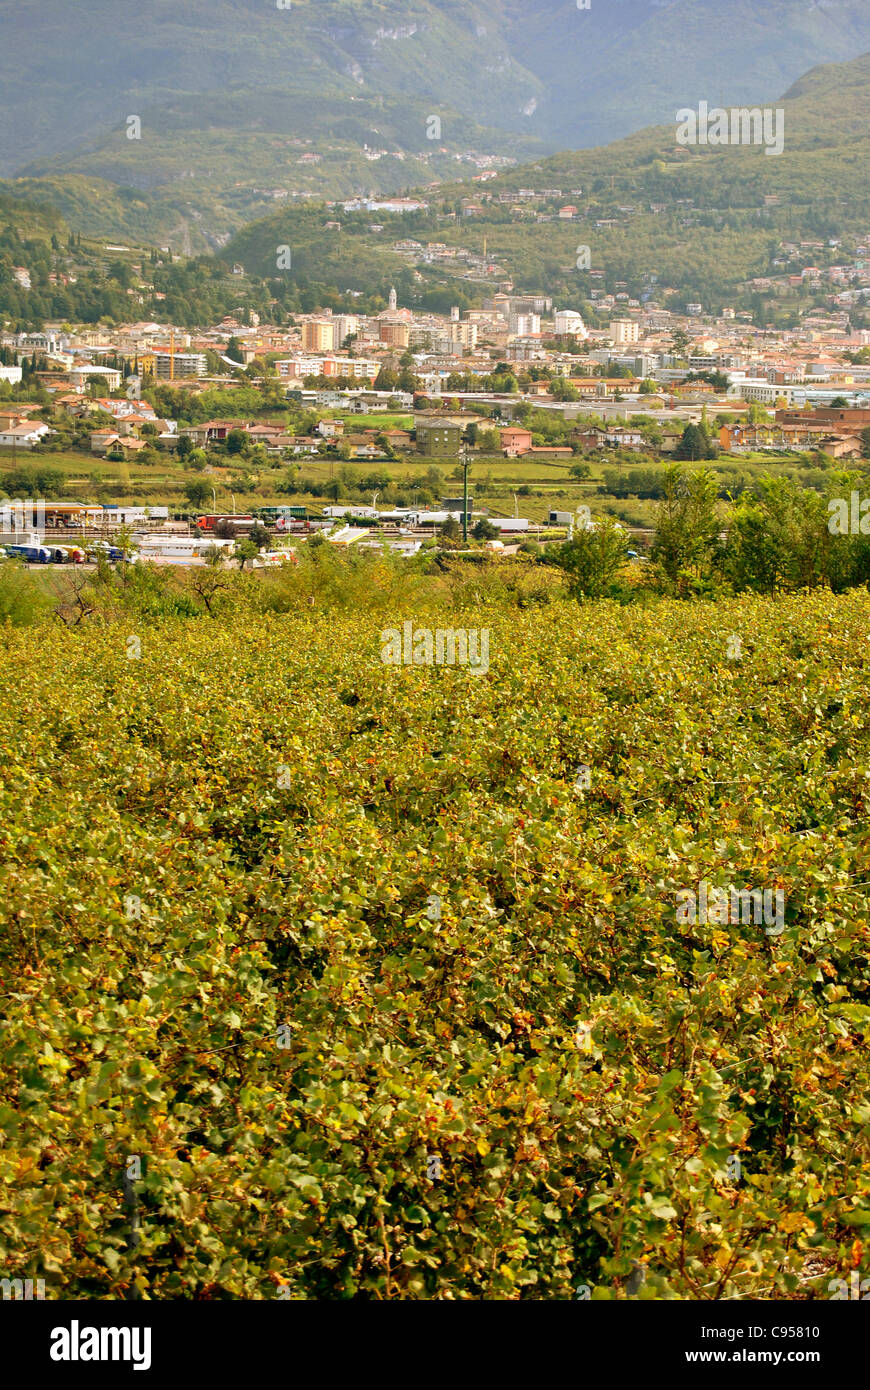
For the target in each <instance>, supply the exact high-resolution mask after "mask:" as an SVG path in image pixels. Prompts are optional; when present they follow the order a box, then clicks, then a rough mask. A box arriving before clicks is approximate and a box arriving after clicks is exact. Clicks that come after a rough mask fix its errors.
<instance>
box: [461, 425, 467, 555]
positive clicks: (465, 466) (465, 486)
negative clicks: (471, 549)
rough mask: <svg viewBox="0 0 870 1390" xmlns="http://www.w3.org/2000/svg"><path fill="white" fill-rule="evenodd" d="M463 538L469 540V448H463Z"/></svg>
mask: <svg viewBox="0 0 870 1390" xmlns="http://www.w3.org/2000/svg"><path fill="white" fill-rule="evenodd" d="M462 539H463V541H465V542H466V543H467V541H468V450H467V449H466V448H465V447H464V446H463V449H462Z"/></svg>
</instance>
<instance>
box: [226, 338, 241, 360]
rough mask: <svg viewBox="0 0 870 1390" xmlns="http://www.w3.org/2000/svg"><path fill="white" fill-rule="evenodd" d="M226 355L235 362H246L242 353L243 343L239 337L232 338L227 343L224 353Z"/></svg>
mask: <svg viewBox="0 0 870 1390" xmlns="http://www.w3.org/2000/svg"><path fill="white" fill-rule="evenodd" d="M224 356H225V357H231V358H232V360H233V361H234V362H239V363H242V364H243V363H244V360H245V358H244V355H243V353H242V344H241V342H240V341H239V339H238V338H235V337H233V338H230V341H229V342H228V343H227V350H226V352H225V353H224Z"/></svg>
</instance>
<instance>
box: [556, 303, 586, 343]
mask: <svg viewBox="0 0 870 1390" xmlns="http://www.w3.org/2000/svg"><path fill="white" fill-rule="evenodd" d="M553 332H554V333H558V334H559V335H560V336H570V337H572V338H588V337H589V334H588V333H587V331H586V325H585V323H584V322H583V319H582V317H581V315H580V314H578V313H577V310H576V309H557V310H556V313H555V316H554V319H553Z"/></svg>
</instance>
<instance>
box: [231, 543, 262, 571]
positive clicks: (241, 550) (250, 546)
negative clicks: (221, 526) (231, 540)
mask: <svg viewBox="0 0 870 1390" xmlns="http://www.w3.org/2000/svg"><path fill="white" fill-rule="evenodd" d="M258 553H259V552H258V547H257V546H256V545H255V544H254V542H253V540H251V538H250V536H244V537H243V538H242V540H239V541H236V544H235V547H234V548H233V559H235V560H238V562H239V569H240V570H243V569H244V568H245V565H246V564H247V562H248V560H256V558H257V555H258Z"/></svg>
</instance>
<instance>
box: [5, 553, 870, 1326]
mask: <svg viewBox="0 0 870 1390" xmlns="http://www.w3.org/2000/svg"><path fill="white" fill-rule="evenodd" d="M243 580H244V577H240V579H239V592H240V597H239V600H238V604H237V606H235V607H231V606H228V607H226V608H224V609H220V610H219V611H216V614H215V616H214V617H210V616H208V615H206V614H200V615H199V616H193V617H185V616H177V617H172V616H170V617H150V618H149V617H147V616H146V615H145V614H144V612H143V613H139V614H137V615H135V617H131V615H130V614H129V613H118V614H115V615H109V616H104V617H103V618H102V619H101V620H100V621H95V622H90V623H84V622H83V623H81V624H79V625H78V626H75V627H70V628H69V629H67V628H65V627H63V626H62V625H61V624H58V623H56V622H55V623H53V624H49V620H48V619H46V620H45V621H39V622H36V623H34V624H33V625H31V626H23V627H20V628H14V627H12V626H7V627H6V628H5V630H2V642H3V661H2V667H0V744H2V747H3V750H4V764H3V778H2V786H0V804H2V813H0V827H2V828H0V840H2V854H0V918H2V929H0V972H2V979H3V983H4V1000H3V1006H2V1024H0V1128H2V1147H0V1174H2V1180H3V1189H4V1193H5V1195H4V1197H3V1200H2V1204H0V1272H3V1273H5V1274H6V1275H8V1276H9V1277H12V1276H13V1275H14V1276H16V1277H20V1278H25V1277H32V1278H34V1279H35V1278H40V1277H41V1278H44V1279H45V1281H46V1290H47V1297H49V1298H60V1299H69V1298H98V1299H122V1298H126V1297H131V1296H132V1297H137V1296H138V1297H140V1298H145V1299H257V1300H261V1299H273V1298H289V1299H293V1300H299V1299H352V1298H357V1299H375V1300H387V1299H431V1298H438V1299H449V1300H468V1299H475V1300H477V1299H519V1298H521V1299H576V1298H578V1297H581V1298H585V1297H587V1296H588V1297H591V1298H593V1299H622V1298H628V1297H638V1298H642V1299H646V1298H656V1299H700V1300H704V1299H709V1300H716V1299H756V1298H757V1299H795V1300H799V1299H827V1298H830V1297H831V1294H830V1292H829V1288H830V1287H831V1286H832V1281H834V1280H837V1279H844V1280H845V1279H848V1278H849V1276H850V1273H851V1272H852V1271H853V1270H856V1269H857V1270H859V1271H860V1270H862V1269H863V1270H864V1271H865V1272H866V1262H867V1257H866V1255H865V1253H864V1244H863V1243H864V1242H866V1239H867V1226H868V1223H870V1196H868V1177H867V1174H868V1163H867V1160H868V1156H870V1155H868V1137H867V1136H868V1121H870V1104H868V1099H867V1097H868V1053H867V1047H866V1040H867V1030H868V1025H870V998H868V983H870V962H868V951H870V928H868V905H870V896H868V895H870V836H868V831H867V818H868V804H870V726H868V707H870V666H868V663H867V647H866V643H867V631H868V624H870V599H868V595H867V592H866V590H863V589H861V590H854V591H852V592H850V593H847V594H845V595H840V596H833V595H831V594H830V593H826V592H821V591H820V592H816V593H814V594H810V595H806V594H804V595H792V596H780V597H777V598H767V597H765V598H755V597H742V598H735V599H725V600H723V601H721V602H717V603H708V602H697V603H680V602H677V601H671V600H661V601H659V602H656V603H654V604H651V605H649V606H637V607H628V608H622V607H620V606H619V605H617V604H616V603H613V602H609V601H602V602H599V603H585V604H584V603H577V602H574V601H573V600H570V599H568V598H563V597H559V598H558V599H554V600H553V601H546V602H545V601H541V602H532V603H530V604H527V605H526V606H517V605H515V604H509V603H507V602H504V601H500V600H498V599H496V598H487V597H486V596H483V597H481V599H480V601H479V602H478V603H477V604H475V606H474V607H473V608H468V609H466V610H465V611H463V610H462V608H461V607H459V608H457V606H456V603H455V602H454V601H453V600H450V601H448V600H447V599H446V598H444V599H442V600H440V606H439V605H438V604H435V605H434V606H431V607H430V609H429V610H428V611H427V610H426V608H425V607H423V608H419V607H418V608H416V609H412V608H411V607H408V608H407V609H403V607H402V606H401V605H399V606H398V607H396V606H392V607H391V606H390V602H389V595H387V596H386V598H385V601H384V603H383V604H382V605H381V607H380V608H378V607H377V606H370V607H369V608H368V609H366V608H363V609H361V610H360V611H358V612H349V611H346V610H345V609H343V608H342V607H341V606H340V605H331V606H324V605H321V604H314V602H313V600H312V602H311V605H310V606H309V605H300V606H299V607H297V608H296V609H295V610H294V611H289V612H279V611H269V609H268V607H267V606H266V605H265V604H263V603H261V602H257V601H255V600H254V599H252V598H250V596H249V594H250V593H252V592H253V589H250V590H249V589H248V588H247V587H245V586H244V583H243ZM215 607H216V610H217V605H215ZM409 618H413V619H414V620H415V621H416V622H420V623H428V624H429V626H430V627H433V628H434V627H443V626H447V625H450V626H452V627H463V628H464V627H467V628H472V629H480V628H487V629H488V631H489V667H488V670H487V671H486V672H480V673H475V672H474V671H473V670H471V669H469V668H467V667H462V666H460V665H455V666H447V665H440V666H439V665H414V664H410V665H406V664H401V663H400V664H396V665H385V664H384V663H383V661H382V660H381V632H382V629H384V628H386V627H390V628H397V629H399V628H401V627H402V624H403V622H404V621H405V620H406V619H409ZM579 770H584V775H583V776H580V775H579ZM702 883H706V884H708V885H711V888H712V887H713V886H716V885H718V886H720V887H724V888H728V887H730V886H735V887H737V888H739V889H771V890H781V891H782V895H783V900H784V903H785V914H784V924H783V927H782V930H781V931H779V932H778V933H775V932H773V931H771V930H770V929H765V927H764V926H763V925H757V924H756V923H755V922H743V921H741V922H740V923H739V924H732V925H723V924H721V923H713V924H708V923H704V922H701V921H695V922H691V923H690V922H686V921H681V920H678V914H677V903H678V895H679V894H680V893H681V892H686V891H687V890H697V888H698V886H699V885H700V884H702Z"/></svg>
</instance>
